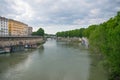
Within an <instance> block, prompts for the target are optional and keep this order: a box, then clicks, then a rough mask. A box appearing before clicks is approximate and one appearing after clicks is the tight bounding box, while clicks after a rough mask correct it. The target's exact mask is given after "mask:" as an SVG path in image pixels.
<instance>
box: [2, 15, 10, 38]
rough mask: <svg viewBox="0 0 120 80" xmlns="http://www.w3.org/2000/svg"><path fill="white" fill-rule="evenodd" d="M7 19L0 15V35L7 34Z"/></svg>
mask: <svg viewBox="0 0 120 80" xmlns="http://www.w3.org/2000/svg"><path fill="white" fill-rule="evenodd" d="M8 35H9V32H8V19H7V18H5V17H1V16H0V36H8Z"/></svg>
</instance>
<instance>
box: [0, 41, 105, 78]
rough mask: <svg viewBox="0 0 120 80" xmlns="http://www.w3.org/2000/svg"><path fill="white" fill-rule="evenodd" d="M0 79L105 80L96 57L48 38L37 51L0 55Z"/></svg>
mask: <svg viewBox="0 0 120 80" xmlns="http://www.w3.org/2000/svg"><path fill="white" fill-rule="evenodd" d="M0 80H107V73H106V71H104V70H103V68H102V66H101V62H100V58H99V56H98V55H97V54H91V53H90V51H88V50H87V49H85V48H84V47H82V46H80V44H78V43H68V42H57V41H55V40H52V39H48V41H47V42H46V43H45V44H44V45H43V46H41V47H40V48H38V49H35V50H29V51H24V52H17V53H12V54H2V55H0Z"/></svg>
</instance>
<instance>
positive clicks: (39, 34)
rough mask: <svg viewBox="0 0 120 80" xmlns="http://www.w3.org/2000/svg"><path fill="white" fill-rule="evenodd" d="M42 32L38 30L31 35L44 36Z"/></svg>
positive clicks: (40, 29)
mask: <svg viewBox="0 0 120 80" xmlns="http://www.w3.org/2000/svg"><path fill="white" fill-rule="evenodd" d="M44 34H45V33H44V30H43V29H42V28H39V29H38V30H37V31H36V32H33V33H32V35H35V36H44Z"/></svg>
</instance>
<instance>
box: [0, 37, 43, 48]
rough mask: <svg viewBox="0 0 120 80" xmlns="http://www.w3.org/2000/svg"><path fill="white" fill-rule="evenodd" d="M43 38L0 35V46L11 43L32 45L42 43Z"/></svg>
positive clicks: (10, 44)
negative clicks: (0, 36)
mask: <svg viewBox="0 0 120 80" xmlns="http://www.w3.org/2000/svg"><path fill="white" fill-rule="evenodd" d="M43 42H44V39H43V38H41V37H31V38H30V37H28V38H27V37H24V38H22V37H11V38H10V37H9V38H7V37H2V38H0V47H5V46H13V45H27V44H29V45H33V44H37V43H43Z"/></svg>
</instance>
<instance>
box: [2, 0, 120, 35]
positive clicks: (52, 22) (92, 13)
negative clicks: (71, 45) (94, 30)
mask: <svg viewBox="0 0 120 80" xmlns="http://www.w3.org/2000/svg"><path fill="white" fill-rule="evenodd" d="M117 11H120V0H0V16H3V17H7V18H11V19H15V20H18V21H21V22H24V23H26V24H28V25H29V26H32V27H33V28H34V31H35V30H37V29H38V28H40V27H42V28H43V29H44V30H45V32H46V33H50V34H51V33H52V34H54V33H56V32H57V31H65V30H71V29H79V28H81V27H88V26H89V25H91V24H99V23H101V22H104V21H106V20H108V19H109V18H110V17H113V16H115V15H116V13H117Z"/></svg>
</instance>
